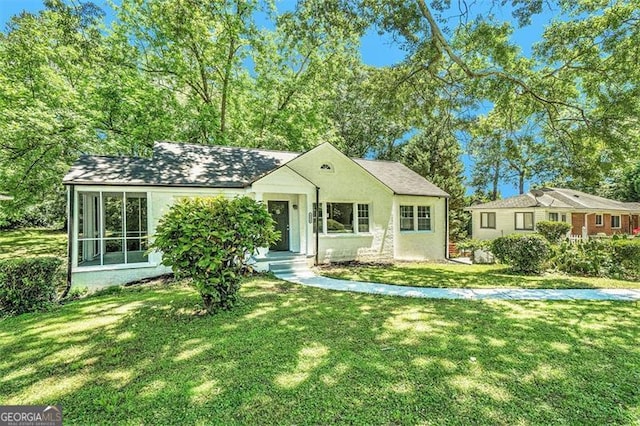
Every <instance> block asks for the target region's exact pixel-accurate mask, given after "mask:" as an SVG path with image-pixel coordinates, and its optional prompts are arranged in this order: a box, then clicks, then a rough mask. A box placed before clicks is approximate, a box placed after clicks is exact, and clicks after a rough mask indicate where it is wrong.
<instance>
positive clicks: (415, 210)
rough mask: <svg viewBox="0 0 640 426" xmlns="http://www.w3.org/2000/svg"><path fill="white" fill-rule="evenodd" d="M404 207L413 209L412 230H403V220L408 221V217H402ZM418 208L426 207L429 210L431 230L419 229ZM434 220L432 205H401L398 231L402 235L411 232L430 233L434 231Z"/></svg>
mask: <svg viewBox="0 0 640 426" xmlns="http://www.w3.org/2000/svg"><path fill="white" fill-rule="evenodd" d="M403 207H404V208H410V209H411V213H412V217H411V218H412V219H413V220H412V223H413V226H412V227H411V229H402V219H403V218H404V219H408V217H403V216H402V211H403ZM418 207H425V208H427V209H429V217H428V219H429V229H419V226H418V222H419V221H418V210H419V209H418ZM434 228H435V227H434V220H433V206H432V205H430V204H411V205H410V204H401V205H400V206H399V207H398V229H399V230H400V232H401V233H409V232H420V233H429V232H433V230H434Z"/></svg>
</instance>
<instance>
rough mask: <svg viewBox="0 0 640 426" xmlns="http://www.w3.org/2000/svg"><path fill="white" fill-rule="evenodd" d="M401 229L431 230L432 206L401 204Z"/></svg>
mask: <svg viewBox="0 0 640 426" xmlns="http://www.w3.org/2000/svg"><path fill="white" fill-rule="evenodd" d="M400 230H401V231H431V207H429V206H400Z"/></svg>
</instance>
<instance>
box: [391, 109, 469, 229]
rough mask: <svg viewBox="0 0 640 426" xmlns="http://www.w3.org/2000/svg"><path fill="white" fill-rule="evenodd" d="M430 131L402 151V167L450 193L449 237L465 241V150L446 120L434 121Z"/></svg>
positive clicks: (426, 130)
mask: <svg viewBox="0 0 640 426" xmlns="http://www.w3.org/2000/svg"><path fill="white" fill-rule="evenodd" d="M431 123H432V126H431V127H430V128H425V129H422V130H421V131H420V132H419V133H418V134H417V135H415V136H413V137H412V138H411V139H409V141H408V142H407V143H406V145H404V146H403V150H402V159H401V161H402V163H404V164H405V165H407V167H409V168H410V169H412V170H413V171H414V172H416V173H418V174H419V175H421V176H424V177H425V178H426V179H428V180H429V181H431V182H432V183H433V184H435V185H437V186H438V187H440V188H442V189H443V190H444V191H446V192H447V193H449V195H450V196H451V198H450V199H449V234H450V235H451V237H452V238H453V239H454V240H459V239H463V238H465V237H466V222H467V220H468V218H467V214H466V213H465V212H464V211H463V210H462V209H463V208H464V207H465V200H464V196H465V186H464V175H463V172H464V167H463V164H462V161H461V159H460V156H461V155H462V150H461V149H460V145H459V144H458V141H457V140H456V138H455V136H454V135H453V134H451V133H450V132H449V131H448V129H447V127H446V124H445V123H446V120H444V121H442V120H441V121H438V120H432V121H431Z"/></svg>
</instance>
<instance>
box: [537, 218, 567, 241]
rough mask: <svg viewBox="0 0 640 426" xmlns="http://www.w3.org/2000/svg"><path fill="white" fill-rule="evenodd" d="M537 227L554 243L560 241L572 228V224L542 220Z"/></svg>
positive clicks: (541, 233)
mask: <svg viewBox="0 0 640 426" xmlns="http://www.w3.org/2000/svg"><path fill="white" fill-rule="evenodd" d="M536 229H537V230H538V232H539V233H540V235H542V236H543V237H545V238H546V239H547V241H549V242H550V243H552V244H555V243H558V242H559V241H560V240H562V238H563V237H564V236H565V235H567V232H569V231H570V230H571V225H570V224H568V223H566V222H551V221H542V222H538V223H537V224H536Z"/></svg>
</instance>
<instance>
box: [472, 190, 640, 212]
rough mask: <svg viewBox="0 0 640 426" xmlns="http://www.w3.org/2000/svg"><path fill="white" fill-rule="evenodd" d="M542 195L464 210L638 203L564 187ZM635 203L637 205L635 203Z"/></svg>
mask: <svg viewBox="0 0 640 426" xmlns="http://www.w3.org/2000/svg"><path fill="white" fill-rule="evenodd" d="M542 192H543V195H542V196H539V197H537V198H536V197H534V195H533V194H531V193H527V194H522V195H516V196H514V197H508V198H505V199H502V200H496V201H491V202H488V203H484V204H477V205H474V206H471V207H468V208H467V209H466V210H486V209H510V208H527V207H546V208H551V209H554V208H557V209H572V210H605V211H618V210H619V211H629V210H639V209H638V207H640V203H623V202H620V201H616V200H610V199H608V198H604V197H599V196H597V195H591V194H587V193H585V192H581V191H576V190H574V189H566V188H542ZM636 204H637V205H636Z"/></svg>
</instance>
